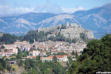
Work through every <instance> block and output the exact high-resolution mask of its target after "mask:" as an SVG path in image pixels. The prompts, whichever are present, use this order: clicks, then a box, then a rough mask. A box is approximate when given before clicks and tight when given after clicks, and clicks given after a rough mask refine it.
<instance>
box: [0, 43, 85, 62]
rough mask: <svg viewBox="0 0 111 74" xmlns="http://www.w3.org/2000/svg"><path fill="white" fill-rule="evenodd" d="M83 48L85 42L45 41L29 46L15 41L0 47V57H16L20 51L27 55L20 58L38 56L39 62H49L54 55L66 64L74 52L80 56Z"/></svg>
mask: <svg viewBox="0 0 111 74" xmlns="http://www.w3.org/2000/svg"><path fill="white" fill-rule="evenodd" d="M85 47H86V43H85V42H78V43H68V42H63V41H55V42H54V41H45V42H34V43H33V44H30V43H29V42H27V41H22V42H20V41H17V42H15V43H13V44H3V45H0V57H4V56H5V57H7V58H10V57H11V56H12V55H14V54H15V55H17V54H18V52H19V51H21V52H22V53H24V52H28V53H29V54H28V55H27V56H25V57H22V58H30V59H34V58H36V57H38V56H40V59H41V61H51V60H53V57H54V55H56V57H57V59H58V61H63V62H67V61H68V57H69V56H71V55H72V52H76V53H77V54H78V55H80V54H81V52H82V51H83V49H84V48H85Z"/></svg>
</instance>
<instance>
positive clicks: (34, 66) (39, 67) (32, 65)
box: [24, 58, 65, 74]
mask: <svg viewBox="0 0 111 74" xmlns="http://www.w3.org/2000/svg"><path fill="white" fill-rule="evenodd" d="M24 65H25V70H26V73H28V74H64V70H65V69H64V68H63V67H62V66H61V65H60V64H59V63H58V62H54V61H52V62H41V61H40V59H38V58H37V59H26V60H25V63H24Z"/></svg>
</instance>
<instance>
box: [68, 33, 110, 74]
mask: <svg viewBox="0 0 111 74" xmlns="http://www.w3.org/2000/svg"><path fill="white" fill-rule="evenodd" d="M98 71H101V72H111V34H110V35H106V36H104V37H103V38H101V39H100V40H91V41H89V43H88V45H87V48H85V49H84V51H83V52H82V55H81V56H80V57H78V58H77V61H74V62H73V63H72V66H71V67H70V68H69V69H68V71H67V74H95V73H96V72H98Z"/></svg>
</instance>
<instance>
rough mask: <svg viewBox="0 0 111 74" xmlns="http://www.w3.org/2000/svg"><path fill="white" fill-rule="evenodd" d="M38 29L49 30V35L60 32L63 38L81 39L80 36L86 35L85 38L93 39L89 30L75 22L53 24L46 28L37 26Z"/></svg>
mask: <svg viewBox="0 0 111 74" xmlns="http://www.w3.org/2000/svg"><path fill="white" fill-rule="evenodd" d="M38 31H45V32H51V34H50V35H49V37H50V36H55V35H56V34H58V33H60V34H61V35H63V36H64V37H65V38H70V39H78V40H81V38H82V37H86V38H87V39H93V38H94V35H93V33H92V32H91V31H89V30H85V29H84V28H82V27H81V26H80V25H78V24H76V23H72V24H69V23H67V24H65V25H59V26H55V27H54V26H53V27H48V28H39V29H38Z"/></svg>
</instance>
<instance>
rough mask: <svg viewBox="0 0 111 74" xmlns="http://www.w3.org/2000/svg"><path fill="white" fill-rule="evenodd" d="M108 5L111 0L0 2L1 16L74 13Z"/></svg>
mask: <svg viewBox="0 0 111 74" xmlns="http://www.w3.org/2000/svg"><path fill="white" fill-rule="evenodd" d="M108 3H111V0H0V15H8V14H22V13H29V12H49V13H73V12H75V11H78V10H89V9H92V8H95V7H99V6H102V5H105V4H108Z"/></svg>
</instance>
